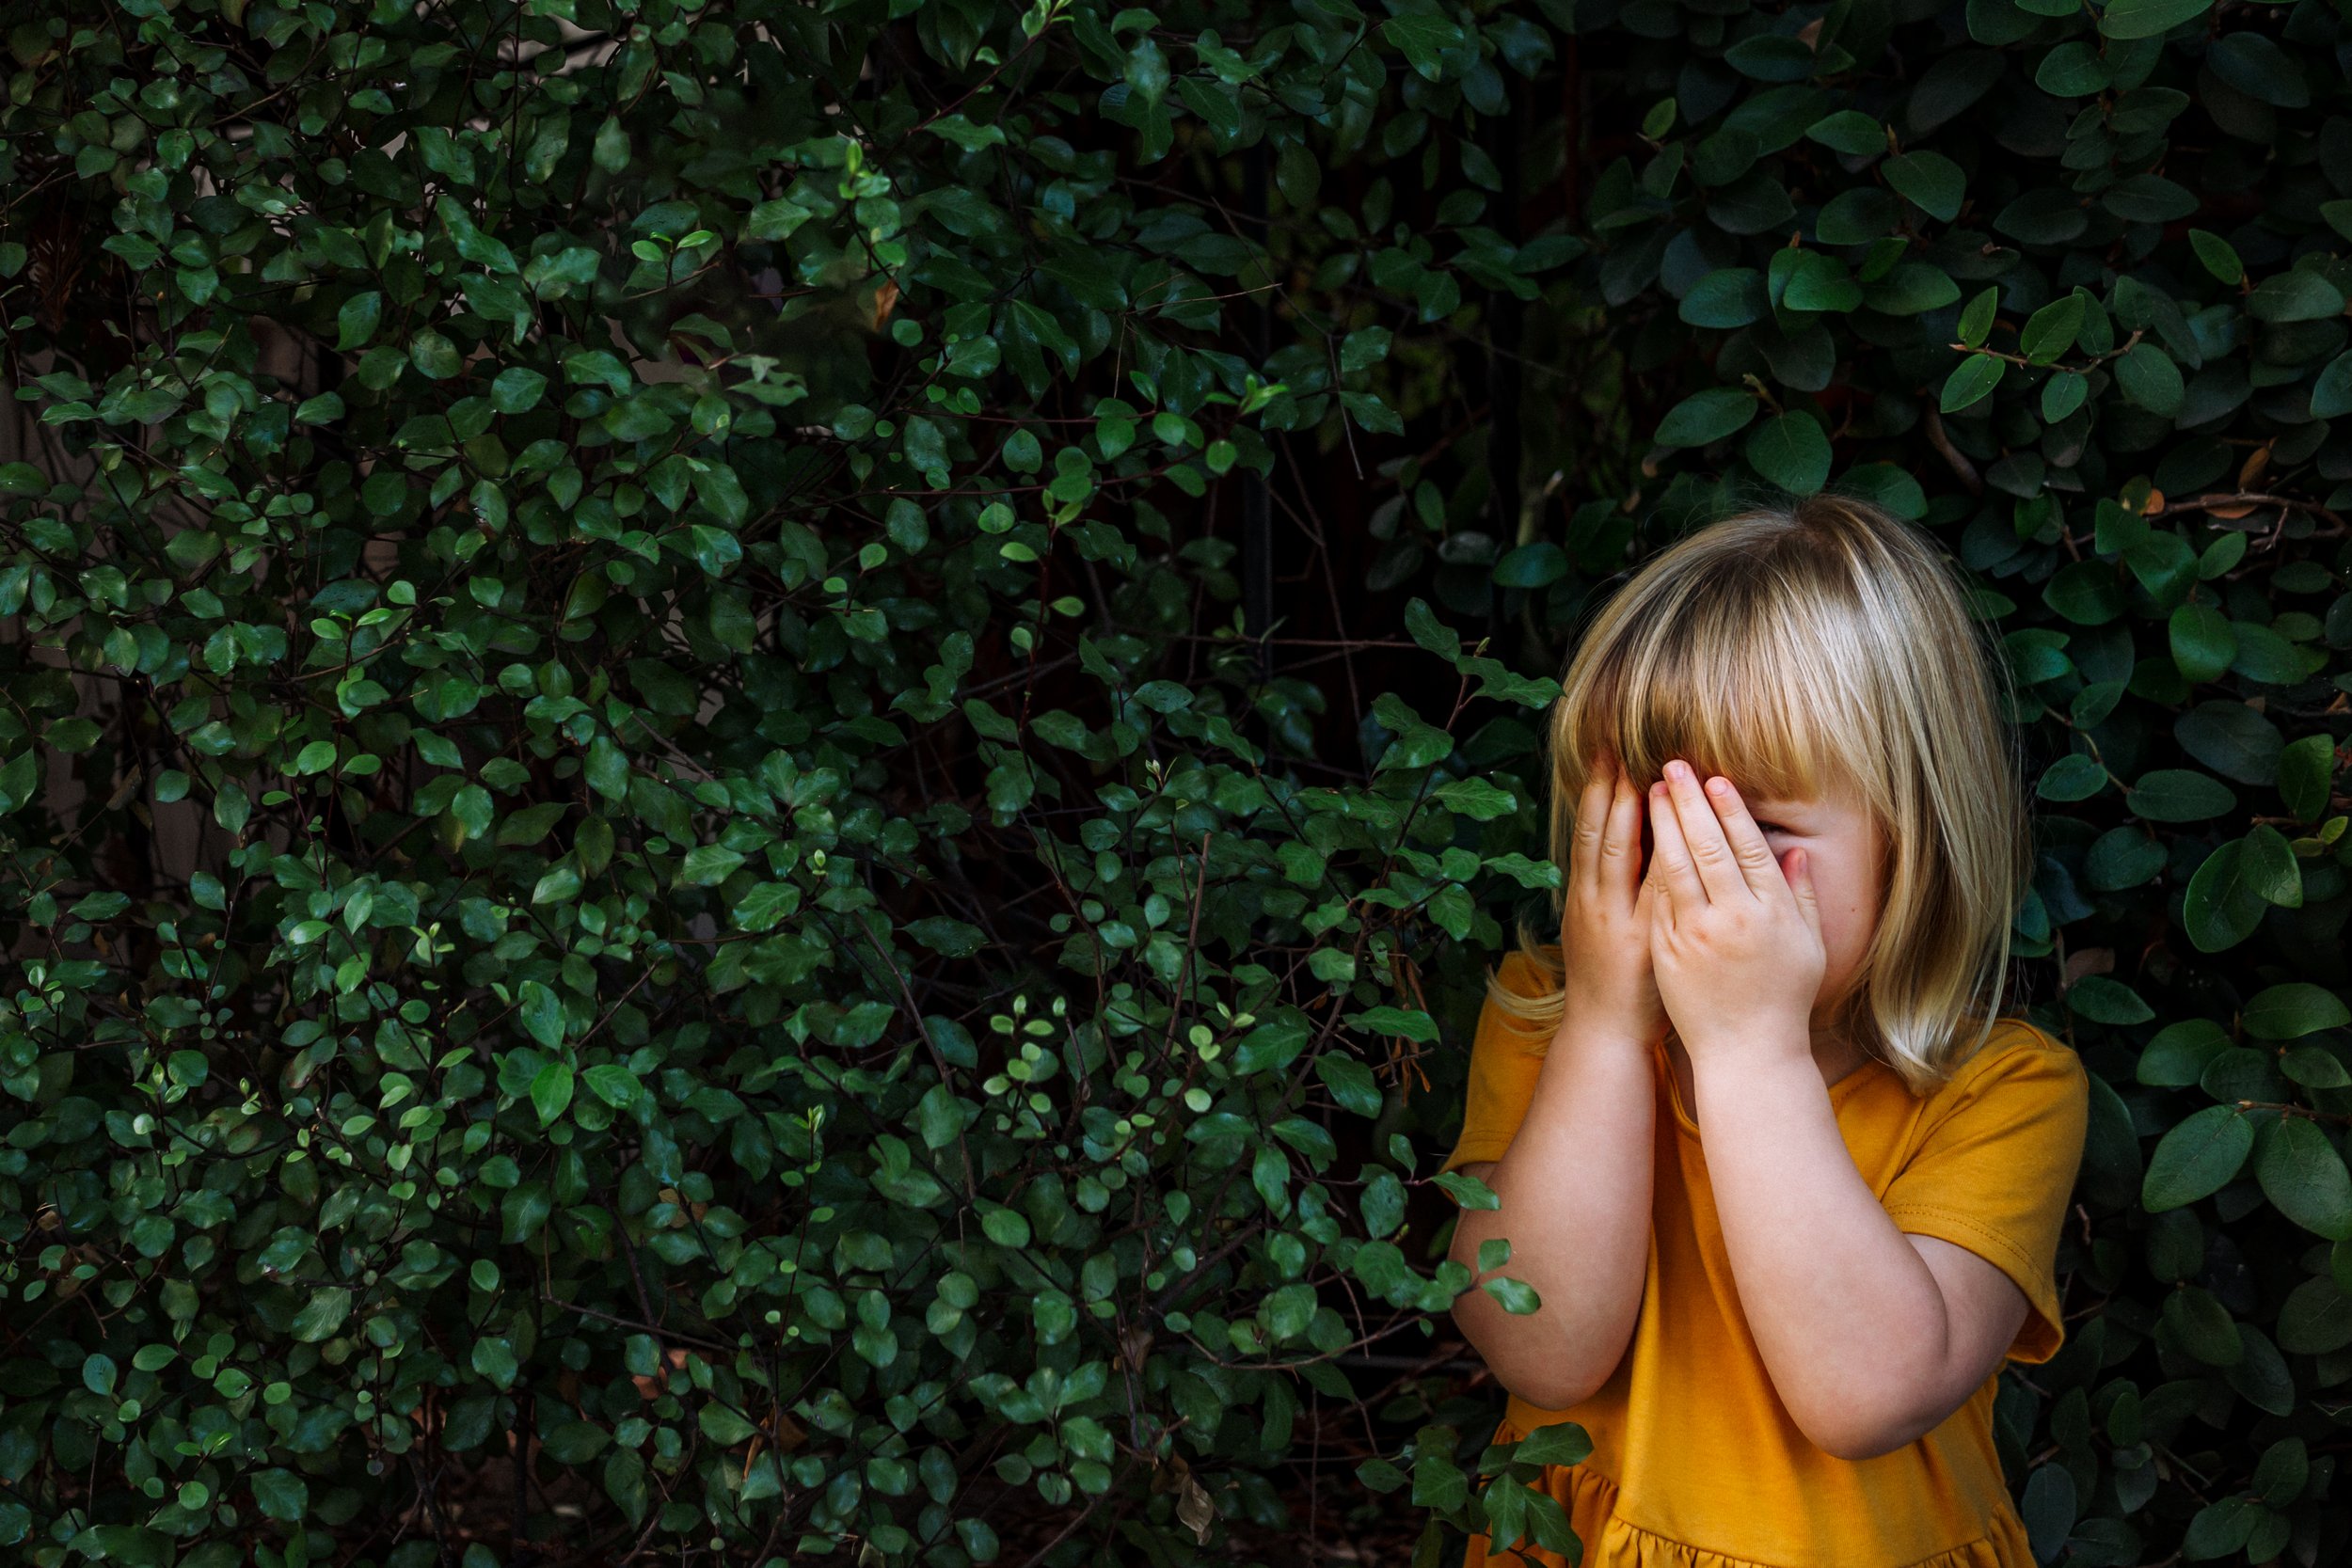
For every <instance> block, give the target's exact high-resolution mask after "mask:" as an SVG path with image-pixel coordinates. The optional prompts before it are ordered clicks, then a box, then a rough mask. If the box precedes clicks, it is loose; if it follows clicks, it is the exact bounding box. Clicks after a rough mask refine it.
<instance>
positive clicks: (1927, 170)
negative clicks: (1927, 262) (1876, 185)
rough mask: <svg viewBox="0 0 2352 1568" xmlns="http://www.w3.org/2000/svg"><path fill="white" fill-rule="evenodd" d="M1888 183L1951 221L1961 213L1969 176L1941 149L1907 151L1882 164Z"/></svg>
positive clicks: (1917, 203) (1915, 202)
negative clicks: (1937, 150)
mask: <svg viewBox="0 0 2352 1568" xmlns="http://www.w3.org/2000/svg"><path fill="white" fill-rule="evenodd" d="M1879 168H1880V170H1881V171H1882V172H1883V174H1884V175H1885V176H1886V182H1887V183H1888V184H1889V185H1892V186H1893V187H1894V188H1895V189H1896V191H1897V192H1898V193H1899V194H1900V195H1902V196H1903V197H1905V198H1908V199H1909V200H1910V201H1911V202H1913V203H1914V204H1915V205H1916V206H1917V207H1919V208H1920V209H1921V210H1922V211H1924V212H1926V213H1927V214H1929V215H1930V216H1931V217H1937V218H1941V219H1943V220H1944V221H1945V222H1946V223H1949V222H1951V221H1952V219H1954V218H1956V217H1958V216H1959V215H1960V204H1961V200H1962V198H1963V197H1965V196H1966V194H1967V188H1968V182H1967V177H1966V176H1965V175H1963V173H1962V172H1961V168H1960V166H1959V165H1958V164H1956V163H1954V162H1952V161H1951V160H1950V159H1949V158H1947V157H1946V156H1944V154H1942V153H1941V152H1904V153H1900V154H1899V155H1897V156H1895V157H1892V158H1889V159H1887V160H1886V162H1884V163H1883V164H1881V165H1880V166H1879Z"/></svg>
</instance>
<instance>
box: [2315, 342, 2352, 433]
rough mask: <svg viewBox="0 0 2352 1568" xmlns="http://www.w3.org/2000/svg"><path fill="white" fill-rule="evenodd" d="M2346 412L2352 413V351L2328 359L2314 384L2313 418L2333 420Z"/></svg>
mask: <svg viewBox="0 0 2352 1568" xmlns="http://www.w3.org/2000/svg"><path fill="white" fill-rule="evenodd" d="M2346 414H2352V351H2347V352H2346V353H2344V354H2339V355H2337V356H2335V357H2334V358H2333V359H2330V360H2328V368H2327V369H2326V370H2324V371H2321V372H2319V379H2318V380H2317V381H2315V382H2313V383H2312V418H2313V419H2315V420H2333V419H2340V418H2342V417H2343V416H2344V415H2346Z"/></svg>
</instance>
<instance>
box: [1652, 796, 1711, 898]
mask: <svg viewBox="0 0 2352 1568" xmlns="http://www.w3.org/2000/svg"><path fill="white" fill-rule="evenodd" d="M1668 787H1669V786H1668V785H1667V784H1665V783H1664V782H1663V781H1661V782H1660V783H1657V784H1652V785H1650V786H1649V820H1650V833H1651V836H1652V837H1653V839H1654V840H1655V842H1654V844H1653V845H1652V847H1651V849H1650V862H1651V865H1652V866H1653V870H1652V872H1651V875H1653V876H1655V877H1656V878H1657V879H1658V880H1659V883H1660V886H1661V889H1662V890H1663V891H1664V893H1665V895H1666V897H1667V898H1668V899H1669V900H1670V901H1671V902H1673V903H1675V904H1680V905H1685V906H1687V907H1689V908H1692V909H1696V908H1698V907H1699V906H1701V905H1703V904H1705V903H1706V902H1707V901H1708V898H1707V888H1706V884H1705V883H1703V882H1702V881H1700V879H1699V870H1698V866H1697V865H1696V864H1695V863H1693V862H1692V859H1691V847H1690V844H1689V842H1688V841H1687V840H1686V839H1685V838H1684V837H1683V833H1682V827H1681V823H1680V821H1679V819H1678V817H1677V815H1676V811H1675V804H1674V800H1673V797H1672V796H1671V795H1669V794H1668V793H1667V791H1668Z"/></svg>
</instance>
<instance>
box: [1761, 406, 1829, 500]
mask: <svg viewBox="0 0 2352 1568" xmlns="http://www.w3.org/2000/svg"><path fill="white" fill-rule="evenodd" d="M1746 456H1747V460H1748V466H1749V467H1753V468H1754V469H1755V470H1756V472H1757V473H1759V474H1761V475H1763V476H1764V477H1765V478H1766V479H1768V480H1770V481H1772V483H1774V484H1777V485H1779V486H1780V487H1781V488H1782V489H1784V490H1787V491H1788V492H1790V493H1791V494H1793V495H1799V496H1809V495H1812V494H1813V493H1815V492H1816V491H1818V490H1820V487H1821V486H1822V485H1823V484H1825V483H1828V481H1829V467H1830V448H1829V436H1827V435H1826V434H1824V433H1823V431H1822V429H1821V426H1820V421H1819V420H1815V419H1814V418H1812V416H1810V415H1807V414H1779V415H1775V416H1774V417H1772V419H1769V420H1765V421H1764V422H1763V423H1762V424H1760V425H1757V426H1756V429H1755V430H1754V431H1752V432H1750V433H1749V436H1748V440H1747V448H1746Z"/></svg>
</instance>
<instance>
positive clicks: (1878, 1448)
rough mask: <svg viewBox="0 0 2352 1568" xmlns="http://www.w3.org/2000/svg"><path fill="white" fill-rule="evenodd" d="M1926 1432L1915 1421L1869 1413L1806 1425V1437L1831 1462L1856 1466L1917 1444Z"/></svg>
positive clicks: (1849, 1415) (1851, 1414) (1850, 1414)
mask: <svg viewBox="0 0 2352 1568" xmlns="http://www.w3.org/2000/svg"><path fill="white" fill-rule="evenodd" d="M1930 1424H1932V1423H1930ZM1927 1430H1928V1428H1927V1427H1924V1426H1921V1425H1919V1424H1918V1423H1917V1422H1916V1421H1915V1420H1904V1421H1883V1420H1871V1419H1868V1418H1867V1414H1866V1413H1849V1414H1848V1415H1846V1416H1845V1417H1843V1418H1839V1419H1832V1420H1818V1421H1812V1422H1807V1423H1805V1431H1804V1435H1805V1439H1806V1440H1807V1441H1808V1442H1810V1443H1811V1444H1812V1445H1813V1446H1814V1447H1815V1448H1817V1449H1820V1450H1821V1451H1822V1452H1823V1453H1825V1454H1827V1455H1829V1456H1830V1457H1831V1458H1832V1459H1842V1460H1846V1461H1847V1462H1849V1463H1854V1462H1858V1461H1861V1460H1865V1459H1876V1458H1878V1457H1879V1456H1880V1455H1882V1454H1889V1453H1893V1452H1894V1451H1895V1450H1896V1449H1899V1448H1903V1447H1905V1446H1907V1445H1909V1444H1911V1443H1915V1442H1916V1441H1917V1440H1918V1439H1919V1436H1920V1434H1921V1433H1924V1432H1926V1431H1927Z"/></svg>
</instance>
